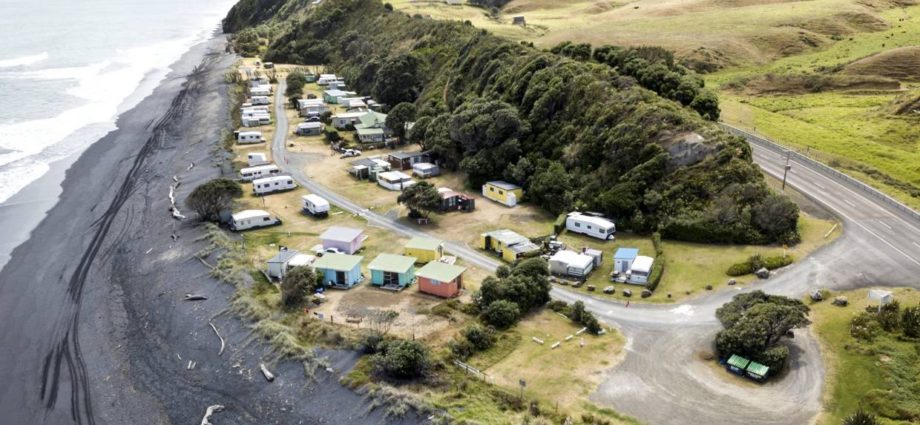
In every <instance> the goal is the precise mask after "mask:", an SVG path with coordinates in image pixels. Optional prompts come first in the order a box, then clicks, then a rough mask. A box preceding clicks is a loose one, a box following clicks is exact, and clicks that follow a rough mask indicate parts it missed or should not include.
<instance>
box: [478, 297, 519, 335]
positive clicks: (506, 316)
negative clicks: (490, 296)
mask: <svg viewBox="0 0 920 425" xmlns="http://www.w3.org/2000/svg"><path fill="white" fill-rule="evenodd" d="M520 316H521V309H520V307H518V305H517V304H515V303H513V302H511V301H507V300H498V301H495V302H493V303H492V304H489V306H488V307H486V309H485V311H483V312H482V319H483V320H484V321H485V322H486V323H488V324H490V325H492V326H494V327H495V328H497V329H508V328H509V327H511V326H512V325H514V324H515V323H517V321H518V319H519V318H520Z"/></svg>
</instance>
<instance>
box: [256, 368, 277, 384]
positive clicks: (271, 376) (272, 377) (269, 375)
mask: <svg viewBox="0 0 920 425" xmlns="http://www.w3.org/2000/svg"><path fill="white" fill-rule="evenodd" d="M259 370H260V371H262V376H264V377H265V380H266V381H268V382H272V381H274V380H275V375H274V374H272V373H271V371H269V370H268V367H267V366H265V363H259Z"/></svg>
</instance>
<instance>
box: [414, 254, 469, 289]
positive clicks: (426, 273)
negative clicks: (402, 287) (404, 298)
mask: <svg viewBox="0 0 920 425" xmlns="http://www.w3.org/2000/svg"><path fill="white" fill-rule="evenodd" d="M465 271H466V267H460V266H455V265H452V264H445V263H442V262H440V261H432V262H430V263H428V264H426V265H425V266H424V267H422V268H420V269H418V270H417V271H416V272H415V276H416V277H417V278H418V290H419V292H424V293H426V294H431V295H436V296H439V297H442V298H453V297H456V296H458V295H460V291H461V290H462V289H463V272H465Z"/></svg>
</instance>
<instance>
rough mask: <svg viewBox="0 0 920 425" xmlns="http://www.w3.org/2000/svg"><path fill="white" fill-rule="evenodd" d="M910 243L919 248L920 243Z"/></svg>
mask: <svg viewBox="0 0 920 425" xmlns="http://www.w3.org/2000/svg"><path fill="white" fill-rule="evenodd" d="M911 243H912V244H914V245H916V246H917V248H920V243H916V242H911Z"/></svg>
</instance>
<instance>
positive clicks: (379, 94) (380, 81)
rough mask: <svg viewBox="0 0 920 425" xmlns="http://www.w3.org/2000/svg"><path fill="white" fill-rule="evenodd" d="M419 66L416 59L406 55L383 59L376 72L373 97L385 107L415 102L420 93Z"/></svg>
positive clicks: (419, 63)
mask: <svg viewBox="0 0 920 425" xmlns="http://www.w3.org/2000/svg"><path fill="white" fill-rule="evenodd" d="M420 66H421V62H420V61H419V60H418V58H416V57H415V56H412V55H407V54H398V55H394V56H391V57H388V58H387V59H385V60H384V61H383V64H382V65H381V66H380V70H378V71H377V79H376V84H375V85H374V95H375V97H376V98H377V99H379V100H380V101H381V102H383V103H385V104H387V105H396V104H398V103H402V102H415V99H417V98H418V95H419V93H421V91H422V75H421V72H420V69H419V68H420Z"/></svg>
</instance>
